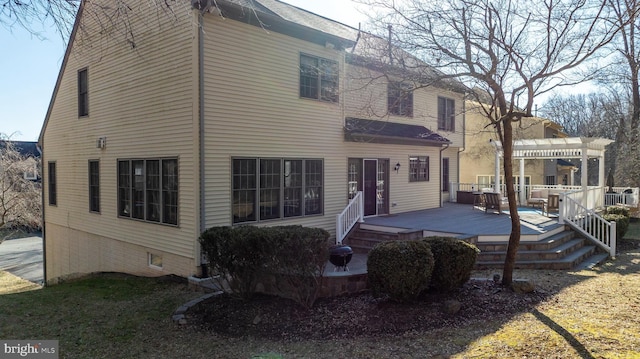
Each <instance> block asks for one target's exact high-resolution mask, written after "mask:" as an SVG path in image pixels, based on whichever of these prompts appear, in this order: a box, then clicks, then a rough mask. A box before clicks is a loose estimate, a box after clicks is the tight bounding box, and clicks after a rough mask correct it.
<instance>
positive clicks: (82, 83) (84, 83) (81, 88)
mask: <svg viewBox="0 0 640 359" xmlns="http://www.w3.org/2000/svg"><path fill="white" fill-rule="evenodd" d="M88 115H89V77H88V74H87V69H86V68H85V69H82V70H80V71H78V117H82V116H88Z"/></svg>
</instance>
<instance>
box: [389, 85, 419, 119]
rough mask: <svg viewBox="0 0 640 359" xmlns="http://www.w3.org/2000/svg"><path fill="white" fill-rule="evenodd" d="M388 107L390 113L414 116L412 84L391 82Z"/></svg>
mask: <svg viewBox="0 0 640 359" xmlns="http://www.w3.org/2000/svg"><path fill="white" fill-rule="evenodd" d="M387 109H388V111H389V114H391V115H397V116H407V117H411V116H413V91H412V90H411V86H409V85H406V84H402V83H397V82H391V83H389V84H388V85H387Z"/></svg>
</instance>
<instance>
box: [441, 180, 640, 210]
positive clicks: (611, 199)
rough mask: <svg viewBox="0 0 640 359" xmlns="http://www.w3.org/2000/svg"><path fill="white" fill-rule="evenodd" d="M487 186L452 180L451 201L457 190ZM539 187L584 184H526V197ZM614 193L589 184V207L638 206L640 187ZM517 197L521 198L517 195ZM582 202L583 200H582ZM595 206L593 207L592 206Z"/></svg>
mask: <svg viewBox="0 0 640 359" xmlns="http://www.w3.org/2000/svg"><path fill="white" fill-rule="evenodd" d="M485 187H492V185H488V184H478V183H456V182H451V183H450V184H449V188H450V192H449V201H451V202H456V200H457V191H481V190H482V189H483V188H485ZM500 187H501V192H502V194H503V195H506V193H507V188H506V185H505V184H504V183H502V184H501V186H500ZM515 189H516V192H517V193H520V186H519V185H518V184H516V185H515ZM538 189H549V190H553V191H555V192H558V193H560V192H574V191H582V186H568V185H526V186H524V191H525V198H529V194H530V193H531V191H532V190H538ZM612 189H613V191H614V193H606V192H605V190H608V188H603V187H598V186H589V188H588V191H589V192H590V194H589V195H588V198H589V202H588V203H587V204H588V206H587V207H588V208H597V207H602V206H613V205H616V204H624V205H627V206H632V207H637V206H638V204H639V203H640V189H638V187H635V188H630V187H613V188H612ZM594 191H595V192H594ZM595 195H597V196H598V197H600V198H602V200H600V199H599V198H598V197H592V196H595ZM516 198H519V197H518V195H516ZM581 203H582V202H581ZM592 206H593V207H592Z"/></svg>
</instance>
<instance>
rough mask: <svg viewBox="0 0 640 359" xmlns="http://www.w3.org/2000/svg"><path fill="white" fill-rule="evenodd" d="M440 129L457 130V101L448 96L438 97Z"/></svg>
mask: <svg viewBox="0 0 640 359" xmlns="http://www.w3.org/2000/svg"><path fill="white" fill-rule="evenodd" d="M438 130H443V131H450V132H455V130H456V102H455V100H453V99H450V98H446V97H438Z"/></svg>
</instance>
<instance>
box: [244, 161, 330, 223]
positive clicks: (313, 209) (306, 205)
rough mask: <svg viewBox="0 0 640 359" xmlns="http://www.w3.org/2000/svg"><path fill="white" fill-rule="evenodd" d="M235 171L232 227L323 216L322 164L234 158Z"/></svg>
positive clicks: (320, 162)
mask: <svg viewBox="0 0 640 359" xmlns="http://www.w3.org/2000/svg"><path fill="white" fill-rule="evenodd" d="M232 167H233V169H232V197H233V203H232V208H231V211H232V217H233V223H244V222H254V221H261V220H270V219H281V218H289V217H300V216H306V215H314V214H322V211H323V189H324V184H323V177H324V171H323V162H322V160H319V159H289V158H235V159H233V160H232Z"/></svg>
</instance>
